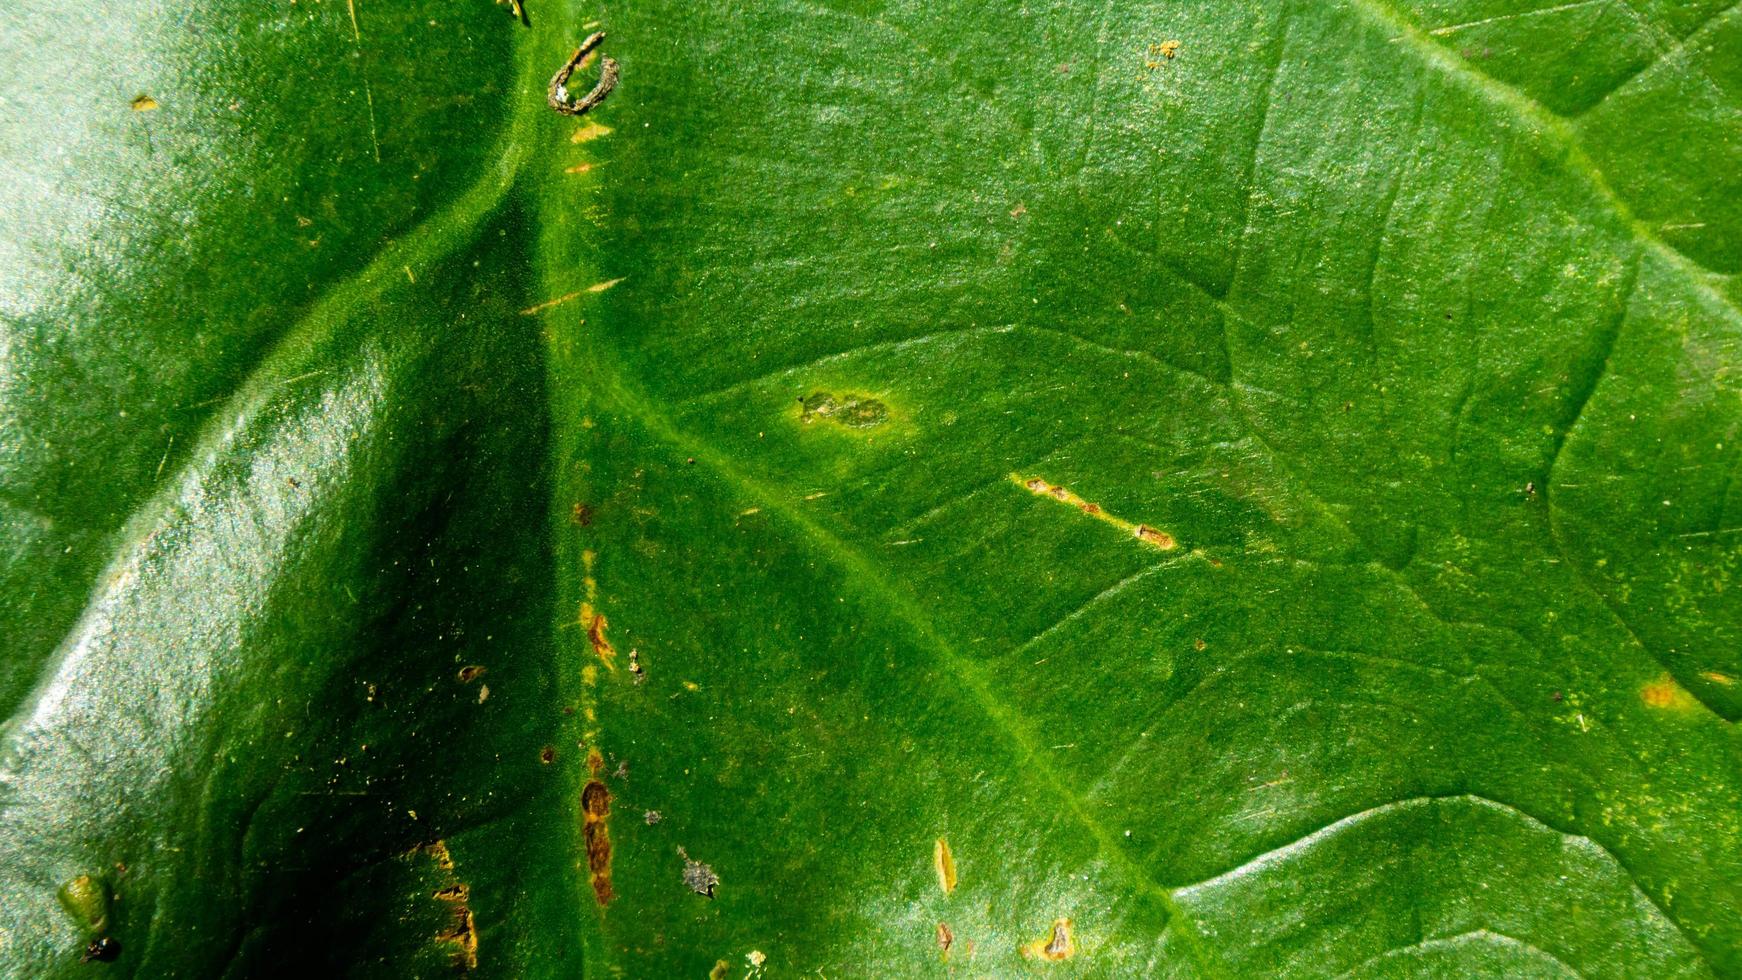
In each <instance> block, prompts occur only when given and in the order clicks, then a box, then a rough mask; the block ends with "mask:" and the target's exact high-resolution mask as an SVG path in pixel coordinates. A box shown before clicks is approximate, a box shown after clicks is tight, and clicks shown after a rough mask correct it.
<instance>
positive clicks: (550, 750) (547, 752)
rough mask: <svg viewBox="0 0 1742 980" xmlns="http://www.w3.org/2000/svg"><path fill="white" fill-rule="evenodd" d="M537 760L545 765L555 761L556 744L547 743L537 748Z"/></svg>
mask: <svg viewBox="0 0 1742 980" xmlns="http://www.w3.org/2000/svg"><path fill="white" fill-rule="evenodd" d="M538 761H540V762H542V763H544V764H545V765H547V766H548V765H550V764H551V763H553V762H555V761H556V746H554V745H547V746H545V747H544V748H542V749H539V750H538Z"/></svg>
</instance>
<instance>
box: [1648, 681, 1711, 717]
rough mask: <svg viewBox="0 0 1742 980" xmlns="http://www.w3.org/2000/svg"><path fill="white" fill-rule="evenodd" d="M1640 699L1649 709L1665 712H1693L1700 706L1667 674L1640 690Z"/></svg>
mask: <svg viewBox="0 0 1742 980" xmlns="http://www.w3.org/2000/svg"><path fill="white" fill-rule="evenodd" d="M1639 699H1640V700H1641V701H1644V702H1645V703H1646V705H1647V706H1649V707H1653V708H1658V709H1661V710H1664V711H1691V710H1693V709H1694V708H1695V707H1697V706H1698V705H1699V702H1698V701H1695V700H1694V697H1693V695H1691V694H1689V693H1688V692H1687V691H1685V690H1683V689H1682V686H1681V685H1680V684H1677V683H1676V682H1675V678H1673V677H1671V676H1669V675H1668V674H1667V673H1666V674H1664V675H1662V676H1660V677H1658V678H1657V679H1656V680H1654V681H1651V682H1650V683H1648V684H1646V685H1645V686H1644V687H1642V688H1640V689H1639Z"/></svg>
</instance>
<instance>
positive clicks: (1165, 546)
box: [1010, 473, 1179, 551]
mask: <svg viewBox="0 0 1742 980" xmlns="http://www.w3.org/2000/svg"><path fill="white" fill-rule="evenodd" d="M1010 482H1012V483H1014V484H1016V485H1017V486H1019V487H1021V488H1023V489H1024V490H1027V491H1028V492H1029V493H1032V494H1034V495H1035V496H1037V497H1048V498H1050V499H1052V500H1056V501H1058V502H1059V503H1061V504H1068V505H1070V506H1072V507H1075V508H1076V509H1078V510H1080V511H1082V512H1083V513H1085V514H1087V515H1089V516H1090V517H1093V518H1094V519H1095V520H1097V521H1101V522H1102V523H1104V524H1111V525H1113V526H1114V527H1116V528H1118V529H1119V530H1121V531H1124V532H1125V533H1126V534H1129V535H1131V536H1132V537H1134V538H1136V539H1137V540H1139V541H1141V542H1143V543H1144V544H1146V545H1149V546H1150V547H1152V548H1158V549H1160V550H1162V551H1172V550H1173V549H1175V548H1177V547H1179V542H1178V541H1176V540H1174V537H1173V535H1171V534H1169V533H1167V532H1166V531H1162V530H1159V529H1157V528H1153V527H1150V526H1149V525H1148V524H1133V523H1132V522H1130V521H1128V520H1125V519H1124V518H1122V517H1115V516H1114V515H1112V514H1109V513H1107V512H1106V511H1104V510H1102V509H1101V505H1100V504H1096V503H1090V502H1089V501H1087V500H1084V499H1083V498H1081V497H1079V496H1077V495H1076V494H1075V493H1072V492H1071V491H1070V490H1067V489H1065V488H1064V487H1061V486H1058V485H1056V484H1052V483H1048V482H1047V481H1046V480H1044V479H1041V478H1040V477H1038V476H1023V475H1021V474H1020V473H1012V474H1010Z"/></svg>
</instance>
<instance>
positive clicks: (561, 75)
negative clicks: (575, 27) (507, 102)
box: [546, 31, 617, 116]
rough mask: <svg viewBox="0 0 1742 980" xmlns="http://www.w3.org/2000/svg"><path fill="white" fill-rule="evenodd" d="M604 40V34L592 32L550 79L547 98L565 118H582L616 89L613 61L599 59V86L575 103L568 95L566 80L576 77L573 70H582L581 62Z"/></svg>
mask: <svg viewBox="0 0 1742 980" xmlns="http://www.w3.org/2000/svg"><path fill="white" fill-rule="evenodd" d="M604 40H605V32H604V31H595V32H594V33H593V34H590V35H588V37H587V39H586V40H585V41H582V42H581V46H580V47H578V48H576V49H575V53H574V54H572V55H569V60H568V61H566V62H564V63H563V66H562V67H561V68H558V69H557V71H556V74H555V75H552V76H551V79H550V88H549V90H548V91H547V93H546V96H547V101H548V102H549V103H550V107H551V108H552V109H555V110H556V111H558V112H560V113H562V114H563V115H565V116H580V115H585V114H586V113H587V112H588V111H589V110H591V109H592V108H593V107H594V106H596V105H598V104H599V103H601V102H603V101H605V97H606V96H608V95H610V94H611V90H612V89H614V88H616V87H617V62H616V60H614V59H612V58H600V60H599V82H598V84H596V85H594V86H593V90H592V91H590V92H588V93H587V94H586V95H583V96H581V97H580V98H578V99H576V98H573V97H571V96H570V95H569V76H570V75H573V74H574V73H575V69H576V68H579V67H580V66H581V62H583V61H586V60H588V59H587V56H588V55H589V54H591V53H592V52H593V49H594V48H596V47H598V46H599V44H600V43H601V42H603V41H604Z"/></svg>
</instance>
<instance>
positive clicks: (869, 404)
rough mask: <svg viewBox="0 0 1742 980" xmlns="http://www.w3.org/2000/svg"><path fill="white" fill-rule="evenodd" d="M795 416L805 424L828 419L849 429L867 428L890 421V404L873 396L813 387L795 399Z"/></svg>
mask: <svg viewBox="0 0 1742 980" xmlns="http://www.w3.org/2000/svg"><path fill="white" fill-rule="evenodd" d="M798 409H799V410H798V418H799V421H800V422H803V423H805V424H806V425H809V424H811V423H812V422H815V421H817V420H819V419H827V420H828V421H830V422H834V423H836V424H837V425H844V426H846V427H848V428H850V429H869V428H872V427H873V426H879V425H882V424H883V423H885V422H887V421H889V407H888V406H887V405H884V404H883V403H882V402H880V401H878V400H877V399H875V398H869V397H861V396H859V395H853V394H844V395H842V396H841V397H840V398H839V399H837V398H835V396H834V394H833V393H832V392H827V391H813V392H811V393H810V394H808V395H805V396H804V397H802V398H800V399H799V400H798Z"/></svg>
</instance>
